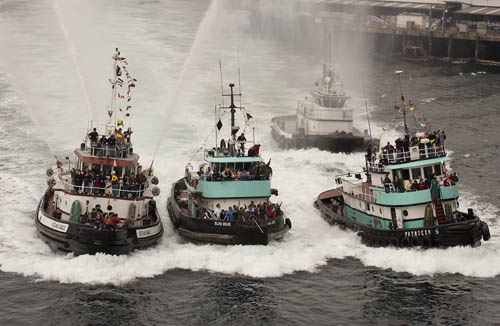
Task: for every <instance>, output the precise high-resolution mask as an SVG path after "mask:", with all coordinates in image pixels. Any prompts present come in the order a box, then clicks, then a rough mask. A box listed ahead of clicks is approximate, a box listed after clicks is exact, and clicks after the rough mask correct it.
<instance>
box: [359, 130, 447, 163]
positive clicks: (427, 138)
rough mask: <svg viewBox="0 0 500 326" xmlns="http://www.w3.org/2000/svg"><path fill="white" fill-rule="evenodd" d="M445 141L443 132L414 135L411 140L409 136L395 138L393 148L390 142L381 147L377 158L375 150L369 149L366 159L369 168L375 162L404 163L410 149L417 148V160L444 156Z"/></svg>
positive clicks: (408, 158) (407, 159)
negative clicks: (423, 157)
mask: <svg viewBox="0 0 500 326" xmlns="http://www.w3.org/2000/svg"><path fill="white" fill-rule="evenodd" d="M445 140H446V133H445V132H444V130H436V131H431V132H428V133H416V134H415V135H414V136H413V137H412V138H411V139H410V137H409V136H405V137H404V138H401V137H400V138H397V139H396V140H395V146H394V145H392V144H391V143H390V142H387V144H386V145H385V146H384V147H382V151H381V152H380V153H379V155H378V157H377V154H376V148H375V150H373V149H372V148H371V147H369V148H368V150H367V158H368V160H369V163H370V166H371V167H373V166H374V164H375V162H377V161H378V162H379V163H380V164H388V163H389V162H394V161H395V162H396V163H401V162H406V161H409V160H410V147H414V146H418V147H419V154H420V155H419V158H420V157H422V156H425V157H426V158H433V157H441V156H445V155H446V153H445V150H444V142H445Z"/></svg>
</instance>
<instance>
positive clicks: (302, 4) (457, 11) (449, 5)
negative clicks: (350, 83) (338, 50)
mask: <svg viewBox="0 0 500 326" xmlns="http://www.w3.org/2000/svg"><path fill="white" fill-rule="evenodd" d="M274 6H281V8H273V10H272V11H271V12H272V13H273V14H271V16H273V18H274V19H277V20H281V21H282V22H283V23H285V24H286V21H285V20H286V19H290V17H291V16H294V17H295V18H296V19H298V21H299V22H300V24H301V25H302V26H304V25H306V26H307V25H310V26H312V25H316V27H320V26H321V25H322V26H321V27H322V28H323V29H324V30H325V32H328V33H330V32H331V33H333V34H335V33H350V34H363V35H364V36H369V37H372V38H373V39H374V40H376V42H375V44H376V49H375V50H376V51H378V52H380V53H382V54H386V55H402V56H406V57H415V58H418V59H427V58H447V59H449V60H450V61H452V60H457V59H461V60H464V61H466V60H471V61H472V60H474V61H477V62H483V63H493V64H500V1H499V2H498V7H492V6H479V5H477V6H476V5H470V4H466V3H462V2H457V1H454V2H446V1H445V2H442V1H440V2H437V3H422V2H415V1H375V0H318V1H316V2H310V1H304V0H295V1H293V0H292V1H290V2H275V4H274Z"/></svg>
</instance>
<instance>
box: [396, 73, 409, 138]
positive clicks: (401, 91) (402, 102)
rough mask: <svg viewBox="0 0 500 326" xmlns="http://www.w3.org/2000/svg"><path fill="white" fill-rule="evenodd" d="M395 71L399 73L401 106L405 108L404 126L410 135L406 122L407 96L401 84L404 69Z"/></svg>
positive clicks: (406, 132)
mask: <svg viewBox="0 0 500 326" xmlns="http://www.w3.org/2000/svg"><path fill="white" fill-rule="evenodd" d="M394 73H395V74H397V75H398V79H399V93H400V94H401V107H402V108H403V119H404V126H405V134H406V135H407V136H408V135H409V132H408V124H407V123H406V106H405V97H404V95H403V87H402V85H401V74H402V73H403V70H396V71H395V72H394Z"/></svg>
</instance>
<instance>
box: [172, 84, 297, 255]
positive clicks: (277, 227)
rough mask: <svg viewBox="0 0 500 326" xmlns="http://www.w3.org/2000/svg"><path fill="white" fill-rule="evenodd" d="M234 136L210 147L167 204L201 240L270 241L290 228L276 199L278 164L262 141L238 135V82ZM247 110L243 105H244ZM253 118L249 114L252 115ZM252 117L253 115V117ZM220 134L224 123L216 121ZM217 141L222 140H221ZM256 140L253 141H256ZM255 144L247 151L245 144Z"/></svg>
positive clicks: (180, 227)
mask: <svg viewBox="0 0 500 326" xmlns="http://www.w3.org/2000/svg"><path fill="white" fill-rule="evenodd" d="M229 87H230V88H231V93H230V94H228V95H224V96H230V98H231V104H230V106H229V107H227V108H221V109H222V110H226V109H229V110H230V113H231V139H230V140H228V141H227V142H226V141H224V140H221V142H220V146H218V147H217V146H216V147H214V148H212V149H209V150H204V164H202V165H201V166H200V168H199V169H198V170H195V169H193V166H192V165H191V164H188V165H187V167H186V170H185V176H184V177H183V178H182V179H180V180H178V181H177V182H175V183H174V184H173V185H172V192H171V195H170V197H169V199H168V203H167V208H168V213H169V215H170V220H171V221H172V223H173V225H174V227H175V229H176V231H177V233H178V234H179V235H181V236H182V237H183V238H184V239H187V240H189V241H192V242H196V243H215V244H227V245H230V244H243V245H254V244H261V245H267V244H268V243H269V241H270V240H278V239H281V238H283V236H284V235H285V234H286V233H287V232H288V231H289V230H290V228H291V226H292V225H291V221H290V219H288V218H285V217H284V215H283V211H282V210H281V205H278V204H273V203H272V202H271V201H270V197H271V195H277V194H278V191H277V190H276V189H271V177H272V169H271V167H270V161H269V162H268V163H265V162H264V160H263V159H262V157H261V156H260V155H259V148H260V145H258V144H256V143H255V141H253V142H251V141H247V140H246V139H245V136H244V134H240V135H239V137H238V138H236V134H237V133H238V131H239V129H240V128H239V127H238V126H236V125H235V112H236V110H235V109H236V108H238V107H236V105H235V104H234V97H235V96H241V94H234V93H233V87H234V84H229ZM239 109H241V108H239ZM247 117H249V115H247ZM250 117H251V116H250ZM216 128H217V129H216V134H217V132H218V131H220V129H221V128H222V122H221V120H220V119H219V122H218V124H217V126H216ZM217 143H218V142H217V140H216V145H217ZM252 143H253V144H252ZM246 144H252V146H251V147H250V148H249V149H248V151H245V145H246Z"/></svg>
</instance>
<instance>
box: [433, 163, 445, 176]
mask: <svg viewBox="0 0 500 326" xmlns="http://www.w3.org/2000/svg"><path fill="white" fill-rule="evenodd" d="M434 173H436V175H441V174H443V170H442V169H441V164H436V165H434Z"/></svg>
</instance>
